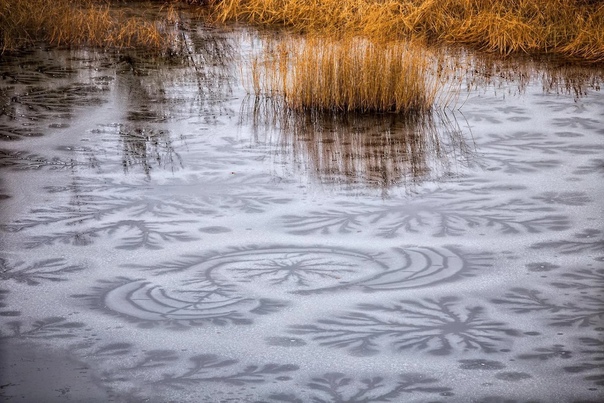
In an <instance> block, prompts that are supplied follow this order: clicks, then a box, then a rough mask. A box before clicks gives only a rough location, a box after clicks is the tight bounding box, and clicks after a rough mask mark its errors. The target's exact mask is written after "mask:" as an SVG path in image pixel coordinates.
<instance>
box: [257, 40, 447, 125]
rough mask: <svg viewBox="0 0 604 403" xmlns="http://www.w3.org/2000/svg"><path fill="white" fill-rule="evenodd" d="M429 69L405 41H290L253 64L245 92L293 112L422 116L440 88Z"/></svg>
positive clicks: (422, 55) (272, 48)
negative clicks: (267, 98) (278, 99)
mask: <svg viewBox="0 0 604 403" xmlns="http://www.w3.org/2000/svg"><path fill="white" fill-rule="evenodd" d="M429 70H430V60H429V57H428V56H427V51H426V49H425V48H422V47H420V46H416V45H413V44H411V43H408V42H394V43H387V44H380V43H374V42H371V41H369V40H366V39H361V38H353V39H343V40H328V39H326V38H307V39H303V38H296V39H288V40H283V41H280V42H278V43H276V44H273V45H270V44H269V46H267V48H265V50H264V52H263V53H262V54H261V55H260V56H259V57H257V58H255V59H254V60H253V62H252V66H251V87H252V91H253V93H254V94H255V95H257V96H259V95H268V96H281V97H283V99H284V101H285V104H286V105H287V107H288V108H289V109H291V110H296V111H329V112H336V113H337V112H358V113H371V112H392V113H398V114H409V113H422V112H425V111H427V110H429V109H431V108H432V106H433V104H434V101H435V99H436V96H437V94H438V92H439V89H440V81H439V80H438V79H437V78H436V77H435V76H434V75H431V74H429Z"/></svg>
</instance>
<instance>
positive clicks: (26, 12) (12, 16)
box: [0, 0, 175, 52]
mask: <svg viewBox="0 0 604 403" xmlns="http://www.w3.org/2000/svg"><path fill="white" fill-rule="evenodd" d="M174 18H175V15H174V10H173V9H172V8H170V7H167V8H165V9H164V10H163V15H162V21H159V20H158V19H157V18H149V17H144V16H132V15H129V14H128V10H127V9H124V8H121V9H118V8H115V7H112V6H111V3H110V2H107V1H102V0H52V1H50V0H0V49H1V50H2V52H5V51H11V50H17V49H19V48H22V47H24V46H28V45H31V44H33V43H36V42H39V41H42V42H46V43H48V44H50V45H54V46H81V45H85V46H94V47H103V48H107V47H111V48H130V47H139V48H141V47H142V48H148V49H152V50H155V51H164V50H167V49H168V48H169V47H170V45H171V43H172V41H173V40H174V39H175V38H174V35H175V34H174V33H173V32H171V30H170V29H169V25H170V23H171V22H173V21H174Z"/></svg>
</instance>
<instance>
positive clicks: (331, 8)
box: [211, 0, 604, 62]
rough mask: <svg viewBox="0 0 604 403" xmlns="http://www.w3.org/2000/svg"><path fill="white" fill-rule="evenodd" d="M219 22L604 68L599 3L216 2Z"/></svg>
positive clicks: (603, 13) (603, 7)
mask: <svg viewBox="0 0 604 403" xmlns="http://www.w3.org/2000/svg"><path fill="white" fill-rule="evenodd" d="M211 8H212V13H211V17H212V18H213V20H214V21H217V22H225V21H231V20H237V21H246V22H249V23H252V24H258V25H264V26H287V27H290V28H293V29H294V30H297V31H299V32H321V33H325V34H331V35H340V36H351V35H362V36H366V37H370V38H373V39H374V40H394V39H402V38H421V39H424V40H428V41H430V42H434V43H461V44H464V45H469V46H473V47H476V48H479V49H481V50H487V51H493V52H498V53H502V54H508V53H512V52H525V53H531V54H532V53H549V54H559V55H563V56H566V57H571V58H578V59H582V60H586V61H595V62H601V61H604V2H602V1H599V0H499V1H493V0H213V2H212V7H211Z"/></svg>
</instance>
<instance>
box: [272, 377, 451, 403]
mask: <svg viewBox="0 0 604 403" xmlns="http://www.w3.org/2000/svg"><path fill="white" fill-rule="evenodd" d="M306 386H307V389H308V391H309V395H310V398H311V400H307V397H301V396H297V395H296V394H292V393H274V394H272V395H270V396H269V399H271V401H277V402H288V403H302V402H305V401H312V402H315V403H368V402H396V401H400V400H399V398H401V397H403V396H415V395H416V394H426V393H429V394H441V395H444V396H449V395H451V393H450V390H451V388H449V387H445V386H439V385H438V379H436V378H432V377H430V376H427V375H424V374H419V373H405V374H401V375H400V376H399V377H398V378H394V379H392V377H383V376H368V377H365V378H356V377H353V376H348V375H346V374H344V373H341V372H329V373H326V374H323V375H321V376H317V377H315V378H312V379H311V380H310V382H308V383H307V384H306Z"/></svg>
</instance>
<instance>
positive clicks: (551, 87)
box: [445, 52, 604, 99]
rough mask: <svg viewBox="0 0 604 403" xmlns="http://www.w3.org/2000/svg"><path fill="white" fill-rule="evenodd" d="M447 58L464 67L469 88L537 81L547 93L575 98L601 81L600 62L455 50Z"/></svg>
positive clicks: (521, 89) (519, 86)
mask: <svg viewBox="0 0 604 403" xmlns="http://www.w3.org/2000/svg"><path fill="white" fill-rule="evenodd" d="M445 53H447V52H445ZM448 59H449V60H456V64H457V70H458V72H459V71H460V70H464V69H465V72H462V74H463V75H465V76H466V78H467V80H466V82H467V86H468V89H487V88H488V87H495V88H498V87H508V88H510V89H512V88H514V89H515V90H514V91H517V92H519V93H524V91H525V90H526V88H527V87H528V86H529V85H531V84H533V83H540V84H541V86H542V89H543V92H544V93H546V94H549V93H554V94H568V95H572V96H573V97H574V98H575V99H577V98H581V97H584V96H586V95H587V93H588V91H589V90H595V91H599V90H600V88H601V86H602V82H603V81H604V71H603V70H602V68H601V66H597V65H593V66H592V65H585V64H579V63H575V64H574V63H570V62H564V61H560V60H555V59H551V58H530V57H526V56H516V57H508V58H503V59H502V58H499V57H494V56H493V55H485V54H469V55H468V54H465V55H463V54H460V53H456V54H448ZM460 66H464V69H460Z"/></svg>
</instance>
